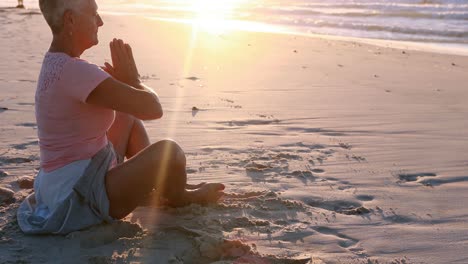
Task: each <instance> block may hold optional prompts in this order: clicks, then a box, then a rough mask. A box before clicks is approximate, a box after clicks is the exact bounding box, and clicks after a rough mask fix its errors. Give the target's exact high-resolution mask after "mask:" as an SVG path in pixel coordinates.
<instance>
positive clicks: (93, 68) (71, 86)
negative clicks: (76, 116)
mask: <svg viewBox="0 0 468 264" xmlns="http://www.w3.org/2000/svg"><path fill="white" fill-rule="evenodd" d="M109 77H110V75H109V74H108V73H107V72H105V71H104V70H102V69H101V68H100V67H99V66H97V65H96V64H92V63H89V62H87V61H85V60H81V59H75V60H74V61H71V62H69V63H67V65H66V66H65V68H64V71H63V74H62V84H63V89H64V92H65V93H66V94H67V95H69V96H70V97H72V98H73V99H74V100H78V101H80V102H83V103H85V102H86V99H87V98H88V95H89V94H90V93H91V92H92V91H93V90H94V88H96V87H97V86H98V85H99V84H100V83H101V82H102V81H104V80H105V79H107V78H109Z"/></svg>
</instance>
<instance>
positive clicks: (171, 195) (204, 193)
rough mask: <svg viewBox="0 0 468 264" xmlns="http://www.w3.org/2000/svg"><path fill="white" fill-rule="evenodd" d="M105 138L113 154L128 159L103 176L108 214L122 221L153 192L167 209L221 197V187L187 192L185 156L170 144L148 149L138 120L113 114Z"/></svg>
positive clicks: (164, 141) (160, 143)
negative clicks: (114, 117)
mask: <svg viewBox="0 0 468 264" xmlns="http://www.w3.org/2000/svg"><path fill="white" fill-rule="evenodd" d="M108 138H109V140H110V141H111V142H112V144H113V145H114V148H115V150H116V152H118V153H119V154H120V155H122V156H124V155H125V156H126V157H127V158H129V160H127V161H126V162H125V163H123V164H120V165H118V166H117V167H115V168H113V169H111V170H110V171H109V172H108V173H107V175H106V190H107V195H108V197H109V201H110V209H109V214H110V215H111V216H112V217H114V218H123V217H125V216H126V215H127V214H129V213H130V212H131V211H133V210H134V209H135V208H136V207H137V206H138V205H139V204H140V203H141V202H142V201H143V200H144V199H145V198H147V196H148V195H149V194H150V193H152V192H153V189H154V188H156V190H157V196H162V197H164V198H165V199H167V200H168V202H169V204H170V205H173V206H182V205H186V204H188V203H191V202H195V203H208V202H214V201H216V200H218V199H219V198H220V196H221V195H222V192H221V190H222V189H224V186H223V185H222V184H205V185H198V186H196V187H199V188H196V189H195V190H193V191H187V190H185V188H186V183H187V175H186V172H185V165H186V160H185V154H184V152H183V150H182V149H181V148H180V147H179V145H177V143H175V142H174V141H172V140H163V141H159V142H157V143H155V144H152V145H150V142H149V138H148V134H147V133H146V130H145V127H144V126H143V123H142V122H141V120H138V119H136V118H134V117H133V116H131V115H127V114H123V113H117V115H116V119H115V121H114V124H113V125H112V127H111V128H110V130H109V132H108Z"/></svg>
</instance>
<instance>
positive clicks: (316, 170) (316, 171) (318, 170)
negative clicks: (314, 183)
mask: <svg viewBox="0 0 468 264" xmlns="http://www.w3.org/2000/svg"><path fill="white" fill-rule="evenodd" d="M311 171H312V172H313V173H324V172H325V170H322V169H312V170H311Z"/></svg>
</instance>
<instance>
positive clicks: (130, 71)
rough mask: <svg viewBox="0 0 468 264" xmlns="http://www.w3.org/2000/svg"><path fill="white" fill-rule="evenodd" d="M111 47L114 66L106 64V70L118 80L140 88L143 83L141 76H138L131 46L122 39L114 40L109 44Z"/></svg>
mask: <svg viewBox="0 0 468 264" xmlns="http://www.w3.org/2000/svg"><path fill="white" fill-rule="evenodd" d="M109 46H110V50H111V57H112V64H113V65H110V64H109V63H107V62H105V63H104V65H105V66H104V70H105V71H106V72H108V73H109V74H110V75H112V76H113V77H114V78H116V79H117V80H119V81H121V82H123V83H126V84H128V85H130V86H133V87H138V86H139V84H140V83H141V81H140V74H138V69H137V66H136V63H135V59H134V58H133V52H132V48H131V47H130V45H128V44H127V43H124V42H123V41H122V40H121V39H114V40H112V41H111V42H110V43H109Z"/></svg>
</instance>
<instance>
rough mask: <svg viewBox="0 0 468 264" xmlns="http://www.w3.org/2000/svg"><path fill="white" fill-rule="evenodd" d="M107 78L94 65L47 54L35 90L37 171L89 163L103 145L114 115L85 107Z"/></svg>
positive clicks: (104, 73)
mask: <svg viewBox="0 0 468 264" xmlns="http://www.w3.org/2000/svg"><path fill="white" fill-rule="evenodd" d="M109 77H110V75H109V74H108V73H106V72H105V71H103V70H102V69H101V68H100V67H98V66H97V65H95V64H91V63H89V62H87V61H85V60H82V59H79V58H72V57H70V56H68V55H67V54H65V53H55V52H47V53H46V55H45V57H44V61H43V62H42V68H41V73H40V75H39V80H38V83H37V90H36V120H37V128H38V136H39V148H40V152H41V169H43V170H44V171H46V172H50V171H53V170H55V169H58V168H60V167H62V166H65V165H67V164H69V163H71V162H73V161H77V160H83V159H90V158H91V157H92V156H94V154H96V153H97V152H98V151H99V150H100V149H101V148H103V147H104V146H106V145H107V135H106V132H107V130H108V129H109V128H110V126H111V125H112V122H113V121H114V115H115V114H114V111H113V110H112V109H108V108H103V107H99V106H95V105H91V104H87V103H86V98H87V97H88V95H89V94H90V93H91V92H92V91H93V89H94V88H96V86H97V85H99V84H100V83H101V82H102V81H104V80H105V79H107V78H109Z"/></svg>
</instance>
